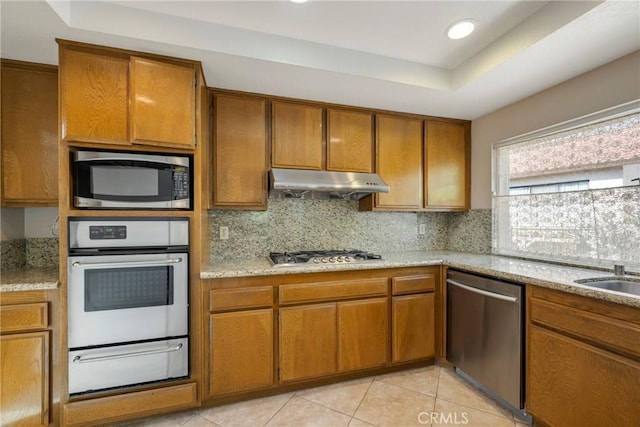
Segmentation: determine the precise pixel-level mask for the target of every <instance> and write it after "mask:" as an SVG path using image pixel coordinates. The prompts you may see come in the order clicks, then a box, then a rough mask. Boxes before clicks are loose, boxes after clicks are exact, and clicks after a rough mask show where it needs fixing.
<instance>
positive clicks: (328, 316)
mask: <svg viewBox="0 0 640 427" xmlns="http://www.w3.org/2000/svg"><path fill="white" fill-rule="evenodd" d="M439 277H440V267H439V266H428V267H411V268H393V269H374V270H354V271H349V270H343V271H336V272H316V273H302V274H282V275H278V274H275V275H265V276H246V277H228V278H216V279H210V280H204V281H203V282H202V284H203V286H202V288H203V291H202V292H203V296H202V299H203V301H205V312H204V313H203V316H202V325H203V330H204V331H205V332H204V336H205V340H204V342H203V345H202V349H203V361H204V363H203V365H204V366H203V367H204V375H203V381H204V391H203V396H204V398H203V403H204V404H213V403H215V402H229V401H231V400H240V399H243V398H246V397H256V396H259V395H262V394H273V393H274V392H275V391H280V390H281V391H287V390H291V389H293V388H298V387H301V386H303V385H318V384H321V383H326V381H328V380H333V379H335V380H336V381H338V380H339V379H341V378H354V377H355V376H357V375H366V374H371V373H372V372H375V373H382V372H386V371H389V370H391V369H397V367H398V366H402V365H404V366H407V367H408V366H420V365H425V364H428V363H431V362H433V360H434V356H435V351H434V342H435V340H434V337H435V335H436V331H435V323H434V299H435V294H436V293H437V289H439V288H438V287H437V284H438V281H439ZM206 302H208V307H207V305H206Z"/></svg>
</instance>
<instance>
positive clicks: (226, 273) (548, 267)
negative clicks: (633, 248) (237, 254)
mask: <svg viewBox="0 0 640 427" xmlns="http://www.w3.org/2000/svg"><path fill="white" fill-rule="evenodd" d="M381 255H382V258H383V260H382V261H375V262H368V263H361V264H341V265H334V264H332V265H311V266H306V265H305V266H302V267H273V266H272V265H271V264H270V263H269V262H268V261H267V258H266V257H264V258H252V259H247V260H239V259H235V260H220V261H215V262H214V263H212V264H211V265H208V266H203V267H202V270H201V273H200V277H201V278H202V279H216V278H228V277H245V276H271V275H279V274H300V273H312V272H323V271H342V270H367V269H375V268H396V267H416V266H426V265H440V264H444V265H447V266H449V267H452V268H458V269H461V270H466V271H471V272H475V273H481V274H487V275H490V276H494V277H498V278H501V279H506V280H512V281H515V282H520V283H527V284H531V285H536V286H542V287H545V288H550V289H557V290H560V291H565V292H570V293H573V294H578V295H584V296H588V297H592V298H597V299H601V300H605V301H611V302H615V303H619V304H624V305H628V306H632V307H638V308H640V296H634V295H628V294H623V293H620V292H615V291H608V290H602V289H596V288H591V287H588V286H584V285H581V284H578V283H575V282H574V280H579V279H588V278H596V277H612V276H613V274H612V273H611V272H607V271H600V270H592V269H587V268H578V267H568V266H562V265H555V264H550V263H545V262H539V261H529V260H523V259H515V258H509V257H503V256H496V255H480V254H469V253H462V252H452V251H409V252H392V253H382V254H381ZM633 280H640V278H639V277H634V279H633ZM638 286H640V283H639V284H638Z"/></svg>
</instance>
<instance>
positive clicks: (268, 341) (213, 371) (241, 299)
mask: <svg viewBox="0 0 640 427" xmlns="http://www.w3.org/2000/svg"><path fill="white" fill-rule="evenodd" d="M209 300H210V310H211V311H212V314H210V315H209V340H208V342H209V353H208V357H207V360H208V363H209V367H210V369H209V375H208V376H209V381H208V390H209V396H216V395H220V394H225V393H234V392H241V391H245V390H255V389H260V388H264V387H268V386H271V385H272V384H273V381H274V375H273V366H274V359H273V356H274V351H273V349H274V336H273V328H274V326H273V325H274V316H273V307H272V306H273V288H272V287H270V286H261V287H256V288H248V289H243V288H239V289H223V290H210V291H209Z"/></svg>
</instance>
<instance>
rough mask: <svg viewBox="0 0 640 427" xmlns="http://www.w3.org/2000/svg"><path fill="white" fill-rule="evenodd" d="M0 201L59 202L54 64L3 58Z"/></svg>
mask: <svg viewBox="0 0 640 427" xmlns="http://www.w3.org/2000/svg"><path fill="white" fill-rule="evenodd" d="M1 75H2V83H1V84H2V149H1V150H2V151H1V158H2V159H1V160H2V191H1V193H2V194H1V197H0V200H1V201H2V205H3V206H20V207H23V206H24V207H29V206H57V205H58V70H57V67H55V66H52V65H44V64H33V63H28V62H21V61H12V60H6V59H3V60H2V72H1Z"/></svg>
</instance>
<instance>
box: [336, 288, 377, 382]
mask: <svg viewBox="0 0 640 427" xmlns="http://www.w3.org/2000/svg"><path fill="white" fill-rule="evenodd" d="M337 309H338V313H337V315H338V325H337V326H338V371H340V372H344V371H350V370H355V369H363V368H372V367H375V366H382V365H384V364H385V363H386V362H387V360H388V356H387V343H388V342H389V338H388V335H389V332H388V329H389V327H388V321H389V317H388V312H389V310H388V301H387V298H374V299H367V300H362V301H353V302H352V301H349V302H340V303H338V305H337Z"/></svg>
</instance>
